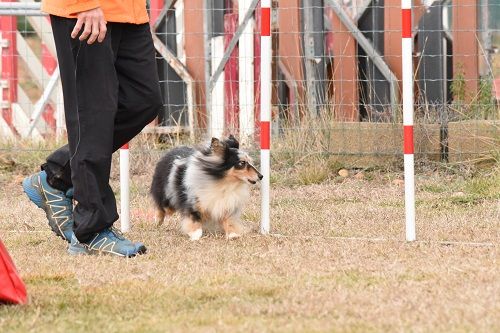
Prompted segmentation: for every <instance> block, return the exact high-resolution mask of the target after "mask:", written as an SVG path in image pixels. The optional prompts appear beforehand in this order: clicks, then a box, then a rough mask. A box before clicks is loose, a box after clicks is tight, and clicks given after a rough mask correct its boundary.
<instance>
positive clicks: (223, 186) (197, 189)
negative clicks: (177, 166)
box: [184, 165, 250, 220]
mask: <svg viewBox="0 0 500 333" xmlns="http://www.w3.org/2000/svg"><path fill="white" fill-rule="evenodd" d="M202 175H203V173H202V172H200V170H199V169H198V167H197V166H196V165H190V166H189V167H188V168H187V170H186V178H185V183H184V184H185V186H186V188H187V189H188V193H191V194H192V197H191V195H190V198H189V199H190V200H196V201H197V203H198V205H199V208H200V209H201V210H203V211H204V212H205V213H207V214H209V215H210V217H211V218H212V219H214V220H222V219H224V218H227V217H229V216H234V215H239V213H240V211H241V208H242V207H243V205H244V204H245V203H246V202H248V200H249V197H250V188H249V185H248V184H245V183H242V182H239V181H235V182H227V181H221V182H218V181H216V180H213V179H210V178H207V177H203V176H202Z"/></svg>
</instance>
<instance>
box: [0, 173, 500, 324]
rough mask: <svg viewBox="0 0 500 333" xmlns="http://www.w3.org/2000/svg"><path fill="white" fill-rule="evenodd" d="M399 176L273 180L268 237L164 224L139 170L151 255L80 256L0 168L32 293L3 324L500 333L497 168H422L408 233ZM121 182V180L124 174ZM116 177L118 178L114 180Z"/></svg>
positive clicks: (7, 239)
mask: <svg viewBox="0 0 500 333" xmlns="http://www.w3.org/2000/svg"><path fill="white" fill-rule="evenodd" d="M400 178H401V174H398V173H376V174H368V173H367V174H365V175H364V176H363V177H354V176H349V177H347V178H342V177H331V178H329V179H328V180H326V181H324V182H322V183H321V184H311V185H297V184H296V185H293V184H292V185H283V184H280V182H279V181H276V182H275V183H274V184H273V187H272V208H271V212H272V217H271V220H272V235H271V236H267V237H264V236H261V235H259V234H258V233H257V232H256V231H255V230H257V229H258V221H259V215H260V210H259V202H260V199H259V192H258V190H257V189H255V191H254V193H253V195H252V201H251V202H250V203H249V205H248V206H247V208H246V209H245V214H244V221H245V224H246V225H247V226H248V227H249V228H250V229H252V230H253V231H250V232H249V233H248V234H247V235H245V236H244V237H243V238H241V239H238V240H233V241H227V240H225V239H224V238H223V237H221V236H220V235H219V236H217V235H207V236H206V237H204V238H202V240H201V241H199V242H195V243H193V242H190V241H189V240H188V239H187V238H186V237H184V236H183V235H181V233H180V232H179V231H178V219H177V218H174V219H173V220H172V221H171V222H170V223H167V224H165V225H163V226H161V227H159V228H157V227H156V226H155V225H154V223H153V211H152V209H151V203H150V199H149V198H148V196H147V192H148V188H147V185H148V183H149V179H150V178H149V176H148V175H142V176H136V177H135V178H134V182H133V186H132V192H131V197H132V225H133V229H132V231H131V232H130V233H129V234H128V236H129V237H130V238H132V239H134V240H141V241H143V242H144V243H145V244H147V246H148V248H149V252H148V253H147V254H146V255H143V256H140V257H137V258H132V259H122V258H115V257H110V256H89V257H71V256H69V255H67V254H66V244H65V243H64V242H63V241H62V240H60V239H58V238H56V237H54V236H53V235H52V234H51V232H50V230H49V228H48V227H47V225H46V224H45V223H46V222H45V217H44V213H43V211H42V210H40V209H37V208H36V207H34V206H33V205H32V204H30V203H29V202H28V200H27V199H26V198H25V197H24V195H23V193H22V191H21V188H20V186H19V183H20V181H21V180H22V175H15V174H9V175H7V174H4V175H3V177H0V184H1V186H2V191H1V192H0V237H1V239H2V241H3V242H4V243H5V245H6V246H7V248H8V249H9V251H10V253H11V255H12V257H13V259H14V260H15V262H16V264H17V267H18V270H19V272H20V274H21V276H22V277H23V278H24V280H25V282H26V284H27V288H28V292H29V294H30V303H29V305H26V306H21V307H0V331H1V332H83V331H95V332H167V331H168V332H181V331H182V332H401V331H409V332H494V331H497V332H498V331H500V303H499V296H500V280H499V278H498V276H499V273H500V272H499V265H498V259H499V252H498V245H499V243H498V241H499V230H500V229H499V221H500V176H499V173H498V172H495V171H493V172H489V173H487V174H485V175H481V176H477V177H473V178H469V177H463V176H461V175H457V174H452V175H450V174H437V173H433V172H429V173H422V174H419V175H418V177H417V237H418V241H417V242H413V243H406V242H404V205H403V188H402V185H401V183H402V182H401V181H399V180H398V179H400ZM115 185H116V183H115ZM115 188H118V187H116V186H115Z"/></svg>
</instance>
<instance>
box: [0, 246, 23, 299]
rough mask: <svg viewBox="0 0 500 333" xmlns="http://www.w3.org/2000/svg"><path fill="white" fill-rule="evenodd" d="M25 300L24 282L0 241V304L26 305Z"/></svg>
mask: <svg viewBox="0 0 500 333" xmlns="http://www.w3.org/2000/svg"><path fill="white" fill-rule="evenodd" d="M27 299H28V297H27V295H26V287H25V286H24V282H23V281H22V280H21V278H20V277H19V275H18V274H17V271H16V267H15V266H14V262H12V259H11V257H10V256H9V253H8V252H7V249H6V248H5V246H4V245H3V243H2V241H0V303H13V304H26V301H27Z"/></svg>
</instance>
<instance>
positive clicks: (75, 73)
mask: <svg viewBox="0 0 500 333" xmlns="http://www.w3.org/2000/svg"><path fill="white" fill-rule="evenodd" d="M51 21H52V27H53V33H54V40H55V44H56V49H57V55H58V60H59V68H60V71H61V80H62V85H63V94H64V109H65V116H66V128H67V132H68V143H69V144H68V147H63V148H61V149H59V150H58V151H56V152H54V153H53V154H51V156H49V158H48V159H47V165H45V166H44V169H45V170H46V172H47V174H48V175H49V180H48V181H49V184H51V183H52V184H53V186H56V185H57V184H54V182H53V179H54V178H56V179H57V178H58V177H54V176H59V179H62V180H63V183H64V185H66V186H70V185H71V186H73V188H74V192H73V193H74V198H75V200H76V201H77V205H76V207H75V209H74V211H73V215H74V219H75V223H74V227H73V230H74V233H75V235H76V237H77V238H78V240H80V241H82V242H85V241H88V240H90V239H91V238H92V237H94V235H95V234H96V233H98V232H99V231H101V230H103V229H106V228H108V227H110V226H111V225H112V224H113V222H114V221H116V220H117V219H118V213H117V211H116V201H115V197H114V194H113V191H112V189H111V187H110V186H109V173H110V167H111V155H112V152H113V131H114V119H115V116H116V110H117V105H118V79H117V76H116V71H115V68H114V52H113V47H112V42H111V40H112V38H114V36H113V35H117V38H119V33H120V31H119V28H120V27H115V26H114V25H113V24H108V29H109V32H108V35H107V36H106V38H105V40H104V41H103V42H102V43H95V44H92V45H88V44H87V43H86V42H80V41H79V40H78V39H72V38H71V36H70V34H71V31H72V29H73V26H74V24H75V22H76V20H72V19H64V18H60V17H54V16H53V17H52V18H51ZM116 28H118V29H116ZM53 164H56V165H60V166H63V168H62V169H60V170H57V168H53V167H52V168H51V167H50V166H51V165H52V166H53ZM68 166H69V167H70V171H68V169H67V168H68ZM53 170H55V172H54V171H53ZM68 174H70V175H71V184H69V183H68V181H67V179H64V178H65V177H66V178H67V176H68ZM51 178H52V179H51Z"/></svg>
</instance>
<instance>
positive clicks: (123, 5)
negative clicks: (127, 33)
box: [42, 0, 149, 24]
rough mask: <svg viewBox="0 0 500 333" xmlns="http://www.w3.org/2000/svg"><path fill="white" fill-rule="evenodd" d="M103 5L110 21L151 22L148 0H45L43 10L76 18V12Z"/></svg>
mask: <svg viewBox="0 0 500 333" xmlns="http://www.w3.org/2000/svg"><path fill="white" fill-rule="evenodd" d="M97 7H101V9H102V11H103V12H104V17H105V18H106V21H108V22H121V23H135V24H141V23H146V22H149V16H148V13H147V11H146V0H43V1H42V11H44V12H46V13H48V14H52V15H55V16H62V17H69V18H75V17H76V14H77V13H79V12H83V11H86V10H90V9H94V8H97Z"/></svg>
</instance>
